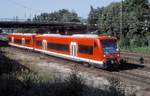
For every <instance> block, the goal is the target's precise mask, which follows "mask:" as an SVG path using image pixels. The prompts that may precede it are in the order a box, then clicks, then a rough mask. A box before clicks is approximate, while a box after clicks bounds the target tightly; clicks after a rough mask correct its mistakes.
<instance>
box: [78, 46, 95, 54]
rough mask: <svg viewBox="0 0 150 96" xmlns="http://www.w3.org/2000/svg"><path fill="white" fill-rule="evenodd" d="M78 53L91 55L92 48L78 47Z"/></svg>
mask: <svg viewBox="0 0 150 96" xmlns="http://www.w3.org/2000/svg"><path fill="white" fill-rule="evenodd" d="M79 52H80V53H83V54H90V55H92V54H93V46H87V45H79Z"/></svg>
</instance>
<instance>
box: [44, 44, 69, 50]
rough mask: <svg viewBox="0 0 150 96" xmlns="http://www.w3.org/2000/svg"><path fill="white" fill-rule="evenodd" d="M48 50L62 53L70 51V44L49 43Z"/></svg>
mask: <svg viewBox="0 0 150 96" xmlns="http://www.w3.org/2000/svg"><path fill="white" fill-rule="evenodd" d="M47 48H48V49H53V50H60V51H69V44H57V43H48V44H47Z"/></svg>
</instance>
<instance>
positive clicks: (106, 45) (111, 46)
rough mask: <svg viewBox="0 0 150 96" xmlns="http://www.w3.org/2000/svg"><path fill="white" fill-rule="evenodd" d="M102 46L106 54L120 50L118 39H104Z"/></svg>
mask: <svg viewBox="0 0 150 96" xmlns="http://www.w3.org/2000/svg"><path fill="white" fill-rule="evenodd" d="M102 46H103V51H104V53H105V54H112V53H116V52H117V51H118V49H117V43H116V41H110V40H106V41H102Z"/></svg>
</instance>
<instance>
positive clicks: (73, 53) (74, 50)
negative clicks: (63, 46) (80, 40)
mask: <svg viewBox="0 0 150 96" xmlns="http://www.w3.org/2000/svg"><path fill="white" fill-rule="evenodd" d="M77 51H78V45H77V43H76V42H71V43H70V55H71V56H73V57H75V56H77Z"/></svg>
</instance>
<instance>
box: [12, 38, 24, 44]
mask: <svg viewBox="0 0 150 96" xmlns="http://www.w3.org/2000/svg"><path fill="white" fill-rule="evenodd" d="M14 43H17V44H22V40H20V39H14Z"/></svg>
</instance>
